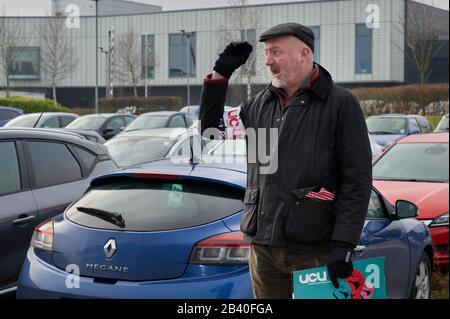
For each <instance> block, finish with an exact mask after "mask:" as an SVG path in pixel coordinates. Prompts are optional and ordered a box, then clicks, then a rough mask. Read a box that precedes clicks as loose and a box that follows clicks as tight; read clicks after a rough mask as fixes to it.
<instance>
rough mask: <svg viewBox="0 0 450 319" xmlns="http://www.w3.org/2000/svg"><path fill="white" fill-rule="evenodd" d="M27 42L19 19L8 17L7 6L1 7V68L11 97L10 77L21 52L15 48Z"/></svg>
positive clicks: (6, 88) (7, 91)
mask: <svg viewBox="0 0 450 319" xmlns="http://www.w3.org/2000/svg"><path fill="white" fill-rule="evenodd" d="M26 43H27V40H26V39H25V38H24V31H23V28H22V25H21V24H20V23H19V20H17V19H11V18H6V10H5V8H4V7H2V8H0V68H1V69H2V72H3V73H2V75H1V78H2V80H3V84H4V86H5V92H6V97H9V95H10V91H11V78H10V77H11V73H12V72H13V67H14V62H15V61H16V60H17V57H18V56H19V54H20V52H19V50H14V48H16V47H18V46H20V45H22V46H26Z"/></svg>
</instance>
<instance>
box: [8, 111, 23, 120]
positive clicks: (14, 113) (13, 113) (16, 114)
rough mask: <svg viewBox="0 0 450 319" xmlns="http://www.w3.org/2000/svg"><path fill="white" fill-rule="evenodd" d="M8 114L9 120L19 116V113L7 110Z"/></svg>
mask: <svg viewBox="0 0 450 319" xmlns="http://www.w3.org/2000/svg"><path fill="white" fill-rule="evenodd" d="M8 113H9V118H11V119H13V118H15V117H17V116H19V115H20V114H19V113H17V112H14V111H11V110H8Z"/></svg>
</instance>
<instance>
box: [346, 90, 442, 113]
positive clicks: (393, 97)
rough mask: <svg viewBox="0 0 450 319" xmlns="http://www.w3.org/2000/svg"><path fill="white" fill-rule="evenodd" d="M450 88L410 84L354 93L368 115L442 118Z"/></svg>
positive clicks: (355, 91)
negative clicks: (436, 116) (421, 115)
mask: <svg viewBox="0 0 450 319" xmlns="http://www.w3.org/2000/svg"><path fill="white" fill-rule="evenodd" d="M448 89H449V85H448V83H442V84H441V83H439V84H408V85H398V86H392V87H382V88H376V87H375V88H357V89H353V90H351V92H352V93H353V95H355V97H356V98H357V99H358V101H359V103H360V104H361V107H362V108H363V111H364V113H365V114H366V115H374V114H381V113H403V114H417V113H421V114H423V115H442V114H445V113H447V112H448V107H449V102H448V101H449V93H448Z"/></svg>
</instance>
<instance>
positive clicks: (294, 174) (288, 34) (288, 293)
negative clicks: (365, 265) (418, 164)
mask: <svg viewBox="0 0 450 319" xmlns="http://www.w3.org/2000/svg"><path fill="white" fill-rule="evenodd" d="M259 41H260V42H264V52H265V55H266V60H265V64H266V66H267V67H268V68H269V70H270V72H271V74H272V82H271V83H270V84H269V85H268V86H267V87H266V88H265V89H264V90H262V91H261V92H259V93H258V94H256V95H255V96H254V97H252V98H251V99H250V100H249V101H247V102H245V103H243V105H241V108H240V114H239V116H240V120H241V121H242V123H243V125H244V126H245V128H246V129H249V128H250V129H254V130H255V131H258V129H259V132H260V131H261V130H263V131H264V130H266V131H264V132H267V133H268V132H269V131H270V130H271V129H277V130H278V136H277V139H276V147H275V148H274V150H275V151H276V154H275V155H274V156H277V161H278V166H277V169H276V170H275V171H274V172H271V173H268V174H264V173H261V172H262V170H261V168H262V166H263V165H264V163H262V161H261V160H260V159H259V158H257V160H256V161H255V162H253V163H251V162H250V161H249V160H248V159H249V158H250V157H251V156H249V153H248V154H247V157H248V159H247V162H248V163H247V190H246V193H245V198H244V213H243V217H242V220H241V231H242V232H243V233H244V236H245V238H246V239H247V240H249V241H250V242H251V248H250V257H249V266H250V275H251V279H252V286H253V293H254V295H255V297H256V298H291V297H292V290H293V289H292V272H294V271H296V270H301V269H306V268H314V267H319V266H327V269H328V275H329V277H328V279H329V280H331V282H332V283H333V285H334V286H335V287H336V288H338V287H339V281H338V278H346V277H348V276H350V275H351V273H352V271H353V265H352V252H353V249H354V248H355V247H356V245H357V243H358V241H359V237H360V235H361V231H362V227H363V224H364V220H365V217H366V213H367V207H368V203H369V198H370V194H371V185H372V165H371V150H370V144H369V139H368V134H367V128H366V124H365V121H364V116H363V113H362V111H361V107H360V105H359V103H358V102H357V101H356V99H355V97H354V96H353V95H352V94H351V93H350V92H348V91H347V90H345V89H343V88H341V87H339V86H338V85H336V84H334V83H333V80H332V78H331V75H330V74H329V73H328V71H327V70H325V69H324V68H323V67H322V66H320V65H319V64H317V63H314V62H313V52H314V33H313V32H312V31H311V29H309V28H307V27H305V26H303V25H301V24H298V23H283V24H280V25H277V26H274V27H272V28H270V29H269V30H267V31H265V32H264V33H262V34H261V36H260V38H259ZM251 51H252V46H251V45H250V44H249V43H247V42H233V43H230V44H229V45H228V46H227V47H226V48H225V50H224V51H223V52H222V53H221V54H220V56H219V58H218V60H217V61H216V63H215V66H214V68H213V70H214V72H213V73H212V74H209V75H207V76H206V78H205V81H204V84H203V90H202V95H201V102H200V103H201V106H200V115H199V117H200V120H201V122H200V123H201V125H200V128H201V131H202V132H204V131H205V130H206V129H208V128H215V127H219V125H220V121H221V117H222V114H223V111H224V103H225V97H226V92H227V86H228V80H229V78H230V77H231V75H232V73H233V72H234V71H235V70H236V69H238V68H239V67H240V66H241V65H243V64H244V63H245V62H246V61H247V58H248V57H249V55H250V53H251ZM264 135H265V136H268V134H257V137H256V140H257V141H258V143H257V145H260V144H261V143H259V142H261V141H260V140H261V139H263V138H264ZM248 141H250V138H248ZM264 143H266V144H268V142H267V141H265V142H263V144H264ZM269 144H270V143H269ZM250 151H252V149H251V148H250V147H249V146H248V152H250Z"/></svg>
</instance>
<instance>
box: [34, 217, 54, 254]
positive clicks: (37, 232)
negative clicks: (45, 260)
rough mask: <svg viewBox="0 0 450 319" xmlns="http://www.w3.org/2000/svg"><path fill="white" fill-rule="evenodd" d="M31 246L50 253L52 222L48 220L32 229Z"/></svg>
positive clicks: (51, 247) (51, 246)
mask: <svg viewBox="0 0 450 319" xmlns="http://www.w3.org/2000/svg"><path fill="white" fill-rule="evenodd" d="M31 246H33V247H34V248H38V249H42V250H47V251H52V249H53V220H52V219H49V220H46V221H45V222H43V223H41V224H39V225H38V226H36V228H35V229H34V233H33V238H32V239H31Z"/></svg>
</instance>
